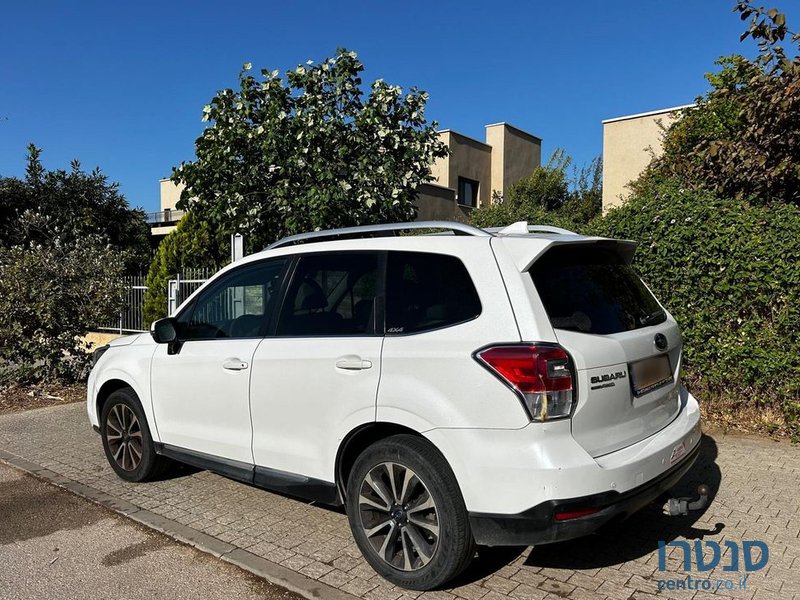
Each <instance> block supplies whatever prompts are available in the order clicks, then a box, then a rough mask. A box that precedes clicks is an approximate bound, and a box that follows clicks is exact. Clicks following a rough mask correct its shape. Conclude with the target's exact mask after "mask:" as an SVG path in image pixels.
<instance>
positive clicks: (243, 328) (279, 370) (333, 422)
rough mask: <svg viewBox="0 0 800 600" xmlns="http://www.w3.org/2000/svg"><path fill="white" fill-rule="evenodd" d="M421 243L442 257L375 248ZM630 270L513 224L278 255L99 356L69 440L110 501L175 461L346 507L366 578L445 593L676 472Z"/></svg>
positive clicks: (632, 502)
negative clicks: (89, 459) (488, 564)
mask: <svg viewBox="0 0 800 600" xmlns="http://www.w3.org/2000/svg"><path fill="white" fill-rule="evenodd" d="M420 229H427V230H428V231H427V232H425V231H422V232H419V231H418V232H417V233H430V232H432V231H434V230H443V231H445V232H446V233H448V234H449V235H442V234H441V233H440V234H437V235H395V234H397V233H400V232H405V231H410V230H420ZM634 248H635V244H634V243H633V242H630V241H620V240H609V239H603V238H594V237H584V236H579V235H576V234H574V233H572V232H568V231H565V230H561V229H556V228H551V227H540V226H537V227H531V228H529V227H528V226H527V224H525V223H518V224H514V225H512V226H510V227H508V228H506V229H503V230H500V231H496V230H481V229H476V228H474V227H470V226H468V225H461V224H458V223H449V222H429V223H405V224H398V225H383V226H370V227H360V228H351V229H343V230H334V231H328V232H315V233H311V234H306V235H300V236H292V237H290V238H286V239H284V240H281V241H280V242H277V243H276V244H273V245H272V246H270V247H269V248H268V249H267V250H265V251H263V252H260V253H258V254H254V255H252V256H248V257H247V258H245V259H243V260H240V261H238V262H236V263H233V264H231V265H229V266H228V267H226V268H225V269H223V270H222V271H220V272H219V273H218V274H217V275H216V276H214V277H213V278H212V279H211V280H210V281H208V282H207V283H206V284H204V285H203V286H202V287H201V288H200V289H199V290H197V291H196V292H195V293H194V294H192V296H191V297H189V298H188V299H187V300H186V301H185V302H184V303H183V304H182V305H181V306H180V308H179V309H178V310H177V312H176V314H175V315H174V316H172V317H169V318H167V319H162V320H160V321H156V322H155V323H154V324H153V326H152V330H151V335H147V334H140V335H135V336H130V337H126V338H121V339H118V340H115V341H114V342H112V343H111V344H110V345H109V346H107V347H104V348H101V349H100V350H98V351H97V352H96V356H95V359H96V362H95V366H94V368H93V370H92V373H91V375H90V377H89V392H88V411H89V419H90V420H91V422H92V425H93V426H94V427H95V429H96V430H97V431H99V433H100V434H101V436H102V440H103V447H104V449H105V453H106V456H107V457H108V460H109V462H110V463H111V466H112V467H113V468H114V470H115V471H116V472H117V473H118V474H119V476H120V477H122V478H123V479H126V480H128V481H144V480H146V479H148V478H151V477H153V476H154V475H155V474H156V473H157V472H158V471H159V470H160V469H161V468H162V467H163V465H164V464H165V462H166V460H167V459H173V460H177V461H180V462H184V463H189V464H191V465H195V466H199V467H202V468H207V469H210V470H213V471H216V472H218V473H221V474H223V475H225V476H227V477H230V478H233V479H238V480H241V481H244V482H247V483H250V484H254V485H256V486H260V487H263V488H266V489H269V490H273V491H276V492H280V493H284V494H288V495H291V496H296V497H300V498H305V499H312V500H315V501H319V502H323V503H327V504H331V505H343V506H344V507H345V509H346V511H347V515H348V517H349V520H350V525H351V528H352V531H353V535H354V537H355V541H356V542H357V544H358V546H359V548H360V549H361V551H362V552H363V554H364V557H365V558H366V559H367V561H368V562H369V563H370V564H371V565H372V567H373V568H374V569H375V570H376V571H377V572H378V573H380V574H381V575H382V576H383V577H385V578H386V579H388V580H389V581H391V582H393V583H396V584H397V585H400V586H404V587H407V588H412V589H419V590H422V589H430V588H434V587H437V586H441V585H442V584H444V583H445V582H447V581H448V580H450V579H452V578H453V577H454V576H455V575H457V574H458V573H459V572H460V571H461V570H463V569H464V568H465V567H466V566H467V565H468V564H469V562H470V560H471V559H472V558H473V555H474V553H475V545H476V544H485V545H531V544H544V543H549V542H556V541H560V540H566V539H570V538H574V537H577V536H582V535H584V534H587V533H590V532H592V531H594V530H595V529H597V528H598V527H600V526H601V525H603V524H606V523H608V522H609V521H611V520H612V519H617V518H622V517H625V516H627V515H629V514H631V513H633V512H634V511H636V510H638V509H640V508H641V507H643V506H644V505H645V504H647V503H649V502H651V501H652V500H653V499H655V498H656V497H657V496H659V495H661V494H662V493H664V492H665V491H666V490H667V489H668V488H669V487H671V486H672V485H674V484H675V483H676V482H677V481H678V479H680V478H681V477H682V476H683V474H684V473H686V471H688V470H689V468H690V467H691V465H692V463H693V462H694V459H695V457H696V455H697V452H698V449H699V442H700V427H699V409H698V405H697V401H696V400H695V399H694V398H693V397H692V395H691V394H689V393H688V392H687V391H686V389H685V388H683V387H682V386H681V385H680V383H679V380H678V377H679V373H680V368H681V336H680V332H679V329H678V325H677V323H676V322H675V320H674V319H673V318H672V317H671V316H670V314H669V313H668V312H667V311H666V310H665V309H664V308H663V307H662V306H661V305H660V304H659V303H658V301H657V300H656V299H655V298H654V297H653V295H652V294H651V293H650V291H649V290H648V288H647V287H646V286H645V285H644V284H643V283H642V281H641V280H640V279H639V278H638V277H637V276H636V274H635V273H634V271H633V269H632V268H631V266H630V263H631V259H632V257H633V253H634Z"/></svg>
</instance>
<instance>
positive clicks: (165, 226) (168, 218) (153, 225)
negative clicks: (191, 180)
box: [147, 179, 184, 245]
mask: <svg viewBox="0 0 800 600" xmlns="http://www.w3.org/2000/svg"><path fill="white" fill-rule="evenodd" d="M158 185H159V191H160V193H161V210H160V211H158V212H154V213H148V215H147V222H148V223H149V224H150V237H151V238H152V241H153V244H154V245H157V244H158V242H160V241H161V239H162V238H163V237H164V236H165V235H167V234H168V233H169V232H170V231H172V230H173V229H175V227H177V225H178V221H180V220H181V217H183V214H184V211H182V210H178V209H177V205H178V200H180V199H181V191H182V190H183V186H182V185H176V184H174V183H172V181H170V180H169V179H161V180H160V181H159V182H158Z"/></svg>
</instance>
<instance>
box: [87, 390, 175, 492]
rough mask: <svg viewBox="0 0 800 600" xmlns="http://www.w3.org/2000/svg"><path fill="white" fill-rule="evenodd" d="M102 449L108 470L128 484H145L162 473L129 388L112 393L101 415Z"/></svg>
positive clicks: (162, 464) (160, 460)
mask: <svg viewBox="0 0 800 600" xmlns="http://www.w3.org/2000/svg"><path fill="white" fill-rule="evenodd" d="M100 435H101V437H102V438H103V450H104V451H105V453H106V458H107V459H108V463H109V464H110V465H111V468H112V469H114V471H115V472H116V474H117V475H119V476H120V477H121V478H122V479H125V480H127V481H147V480H148V479H152V478H154V477H156V476H157V475H159V474H161V472H162V471H163V468H164V465H165V463H166V459H165V458H163V457H161V456H159V455H158V454H156V451H155V447H154V446H153V438H152V437H151V435H150V429H149V428H148V426H147V420H146V419H145V416H144V411H143V410H142V407H141V404H140V403H139V399H138V398H137V397H136V394H135V393H134V391H133V390H132V389H130V388H123V389H120V390H117V391H115V392H113V393H112V394H111V395H110V396H109V397H108V400H106V402H105V404H104V405H103V410H102V411H101V413H100Z"/></svg>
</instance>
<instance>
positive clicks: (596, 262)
mask: <svg viewBox="0 0 800 600" xmlns="http://www.w3.org/2000/svg"><path fill="white" fill-rule="evenodd" d="M530 275H531V278H532V279H533V283H534V285H535V286H536V290H537V291H538V292H539V296H540V297H541V299H542V302H543V303H544V308H545V310H546V311H547V315H548V316H549V317H550V323H551V324H552V325H553V327H555V328H556V329H571V330H574V331H582V332H585V333H594V334H600V335H606V334H610V333H619V332H621V331H630V330H632V329H638V328H640V327H647V326H649V325H656V324H658V323H663V322H664V321H665V320H666V319H667V315H666V314H665V313H664V310H663V309H662V308H661V307H660V306H659V305H658V302H656V299H655V298H654V297H653V295H652V294H651V293H650V292H649V290H648V289H647V288H646V287H645V285H644V284H643V283H642V280H641V279H639V277H638V275H636V273H635V272H634V270H633V268H632V267H631V266H630V265H628V264H626V262H625V260H624V259H623V258H622V257H621V256H620V255H619V254H618V253H617V252H616V251H615V250H614V249H613V248H609V247H602V246H598V245H594V244H593V245H581V246H554V247H553V248H551V249H550V250H548V251H547V252H545V253H544V255H543V256H542V257H541V258H540V259H539V260H537V261H536V262H535V263H534V265H533V266H532V267H531V269H530Z"/></svg>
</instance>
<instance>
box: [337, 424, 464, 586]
mask: <svg viewBox="0 0 800 600" xmlns="http://www.w3.org/2000/svg"><path fill="white" fill-rule="evenodd" d="M392 482H394V483H392ZM345 505H346V509H347V516H348V519H349V521H350V529H351V530H352V532H353V537H354V538H355V541H356V544H357V545H358V547H359V549H360V550H361V552H362V554H363V555H364V558H365V559H366V560H367V562H368V563H369V564H370V565H371V566H372V568H373V569H375V571H376V572H377V573H378V574H379V575H381V576H382V577H383V578H384V579H386V580H388V581H390V582H391V583H394V584H396V585H398V586H401V587H404V588H408V589H412V590H431V589H436V588H438V587H440V586H442V585H443V584H445V583H447V582H448V581H450V580H452V579H453V578H454V577H456V576H457V575H458V574H459V573H461V572H462V571H463V570H464V569H465V568H466V567H467V565H469V563H470V562H471V561H472V559H473V557H474V556H475V549H476V546H475V541H474V539H473V537H472V531H471V530H470V526H469V518H468V515H467V509H466V507H465V505H464V500H463V498H462V496H461V490H460V489H459V487H458V483H457V482H456V478H455V475H453V472H452V470H451V469H450V466H449V465H448V464H447V461H446V460H445V459H444V457H443V456H442V455H441V453H440V452H439V451H438V450H437V449H436V448H435V447H434V446H433V445H431V444H430V443H429V442H428V441H427V440H425V439H423V438H420V437H416V436H413V435H395V436H392V437H389V438H387V439H385V440H382V441H380V442H377V443H375V444H373V445H371V446H369V447H368V448H367V449H366V450H364V451H363V452H362V453H361V455H360V456H359V457H358V458H357V459H356V461H355V463H354V465H353V468H352V469H351V471H350V476H349V477H348V482H347V498H346V503H345Z"/></svg>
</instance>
